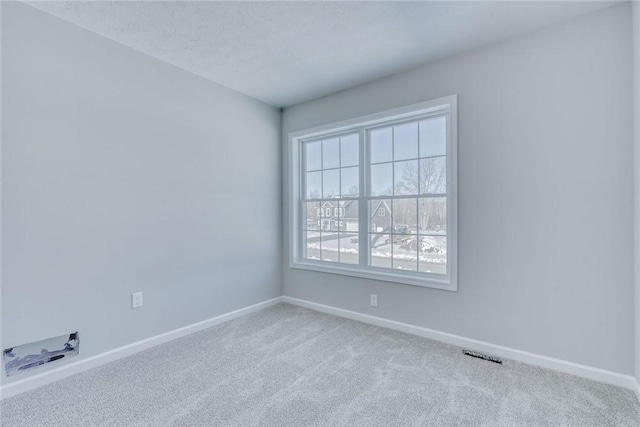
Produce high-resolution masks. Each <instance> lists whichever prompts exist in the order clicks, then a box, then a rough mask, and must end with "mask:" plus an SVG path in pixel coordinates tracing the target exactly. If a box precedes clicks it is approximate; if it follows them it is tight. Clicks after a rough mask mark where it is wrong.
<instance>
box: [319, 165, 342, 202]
mask: <svg viewBox="0 0 640 427" xmlns="http://www.w3.org/2000/svg"><path fill="white" fill-rule="evenodd" d="M338 195H340V169H332V170H328V171H322V197H323V198H328V197H332V196H338Z"/></svg>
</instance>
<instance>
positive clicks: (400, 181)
mask: <svg viewBox="0 0 640 427" xmlns="http://www.w3.org/2000/svg"><path fill="white" fill-rule="evenodd" d="M393 173H394V175H395V176H394V183H393V184H394V188H395V194H396V195H406V194H418V190H419V185H418V161H417V160H409V161H406V162H395V163H394V171H393Z"/></svg>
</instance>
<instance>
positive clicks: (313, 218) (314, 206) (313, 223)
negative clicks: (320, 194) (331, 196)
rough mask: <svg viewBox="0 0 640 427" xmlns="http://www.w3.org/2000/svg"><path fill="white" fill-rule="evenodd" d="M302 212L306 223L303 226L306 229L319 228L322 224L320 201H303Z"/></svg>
mask: <svg viewBox="0 0 640 427" xmlns="http://www.w3.org/2000/svg"><path fill="white" fill-rule="evenodd" d="M302 211H303V212H302V214H303V218H304V223H303V225H302V228H303V229H305V230H318V229H319V225H320V216H321V215H320V203H319V202H306V203H302Z"/></svg>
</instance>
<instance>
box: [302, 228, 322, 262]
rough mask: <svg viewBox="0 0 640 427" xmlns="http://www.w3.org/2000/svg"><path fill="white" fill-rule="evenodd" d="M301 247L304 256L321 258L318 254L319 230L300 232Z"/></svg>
mask: <svg viewBox="0 0 640 427" xmlns="http://www.w3.org/2000/svg"><path fill="white" fill-rule="evenodd" d="M302 239H303V242H302V247H303V248H305V253H304V255H303V256H304V258H306V259H313V260H321V259H322V257H321V254H320V232H318V231H304V232H303V234H302Z"/></svg>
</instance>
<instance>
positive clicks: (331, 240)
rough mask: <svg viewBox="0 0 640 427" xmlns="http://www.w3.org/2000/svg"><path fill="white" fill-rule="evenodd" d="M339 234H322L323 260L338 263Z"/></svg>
mask: <svg viewBox="0 0 640 427" xmlns="http://www.w3.org/2000/svg"><path fill="white" fill-rule="evenodd" d="M339 237H340V236H339V234H338V233H337V232H323V233H322V240H321V242H322V243H321V246H322V260H323V261H332V262H338V240H339V239H338V238H339Z"/></svg>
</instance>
